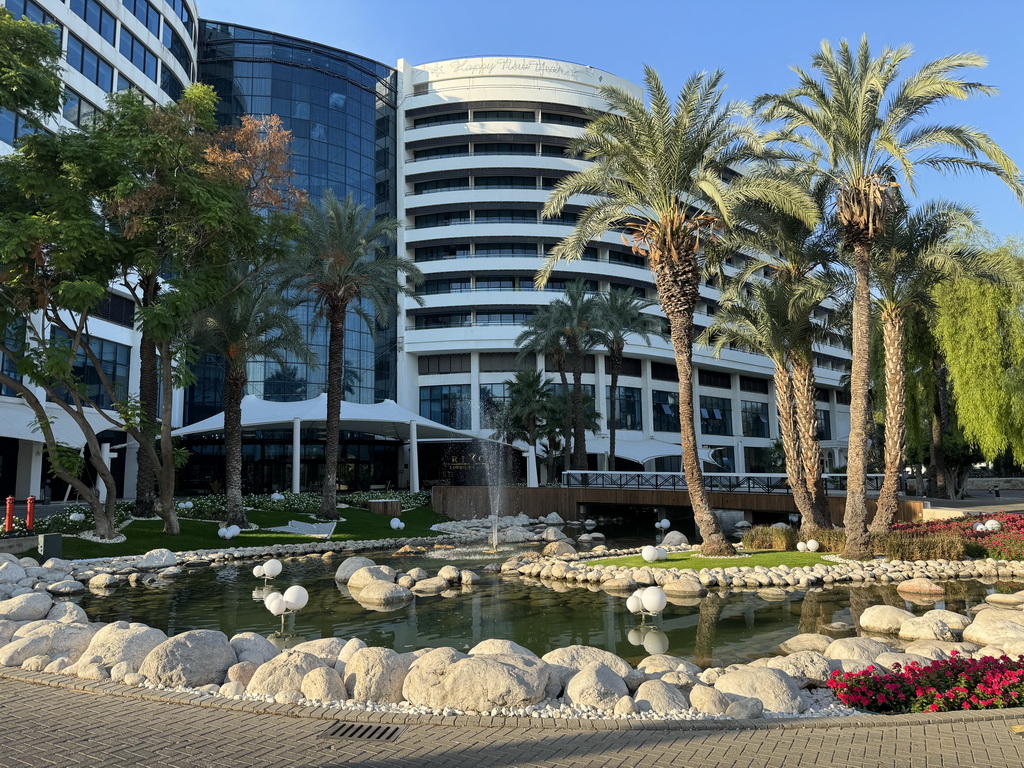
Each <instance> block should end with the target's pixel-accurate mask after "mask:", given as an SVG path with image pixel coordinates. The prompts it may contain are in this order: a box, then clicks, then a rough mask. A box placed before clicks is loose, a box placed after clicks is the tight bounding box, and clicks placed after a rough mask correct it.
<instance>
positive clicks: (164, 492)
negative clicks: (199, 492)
mask: <svg viewBox="0 0 1024 768" xmlns="http://www.w3.org/2000/svg"><path fill="white" fill-rule="evenodd" d="M159 346H160V358H161V365H160V387H161V389H162V393H161V394H162V395H163V403H161V408H160V504H159V505H158V506H157V514H158V515H160V517H161V518H162V519H163V521H164V533H166V534H167V535H168V536H177V535H178V534H179V533H181V527H180V526H179V525H178V513H177V511H176V510H175V508H174V480H175V473H176V471H177V466H176V465H175V463H174V440H173V438H172V437H171V430H173V429H174V423H173V421H172V420H171V409H172V407H173V405H174V367H173V365H172V360H173V357H174V356H173V355H172V353H171V343H170V342H169V341H162V342H160V345H159Z"/></svg>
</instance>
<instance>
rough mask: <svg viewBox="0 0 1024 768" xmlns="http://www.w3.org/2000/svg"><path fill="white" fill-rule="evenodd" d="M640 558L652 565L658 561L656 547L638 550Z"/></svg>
mask: <svg viewBox="0 0 1024 768" xmlns="http://www.w3.org/2000/svg"><path fill="white" fill-rule="evenodd" d="M640 557H642V558H643V559H644V560H646V561H647V562H648V563H653V562H654V561H655V560H657V559H658V549H657V547H652V546H650V545H648V546H646V547H644V548H643V549H641V550H640Z"/></svg>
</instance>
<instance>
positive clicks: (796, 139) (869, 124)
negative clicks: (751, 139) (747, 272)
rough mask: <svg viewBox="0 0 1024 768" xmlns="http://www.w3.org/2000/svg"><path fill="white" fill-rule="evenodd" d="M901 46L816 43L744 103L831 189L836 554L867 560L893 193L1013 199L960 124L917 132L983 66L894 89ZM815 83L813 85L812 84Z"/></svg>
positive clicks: (946, 70)
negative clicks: (838, 386)
mask: <svg viewBox="0 0 1024 768" xmlns="http://www.w3.org/2000/svg"><path fill="white" fill-rule="evenodd" d="M912 53H913V49H912V48H911V46H909V45H904V46H900V47H899V48H884V49H883V50H882V51H881V52H880V53H879V54H878V56H872V54H871V48H870V46H869V45H868V40H867V37H866V36H865V37H863V38H861V41H860V45H859V46H858V47H857V49H856V50H853V49H852V48H851V46H850V44H849V43H848V42H847V41H845V40H843V41H842V42H840V44H839V48H838V50H836V49H834V48H833V47H832V45H831V44H830V43H829V42H828V41H827V40H826V41H823V42H822V44H821V50H820V51H818V52H817V53H815V55H814V56H813V57H812V60H811V69H812V71H811V72H808V71H805V70H802V69H799V68H798V69H796V70H795V71H796V74H797V78H798V80H799V83H798V85H797V86H796V87H794V88H791V89H790V90H788V91H786V92H784V93H778V94H765V95H763V96H760V97H758V98H757V99H756V100H755V102H754V107H755V109H757V110H759V111H760V114H761V118H762V119H763V120H764V121H765V122H768V123H771V122H775V121H779V122H780V127H779V128H778V129H777V130H775V131H773V132H771V133H769V134H768V135H766V137H765V140H766V144H767V145H768V146H770V147H774V148H777V149H778V150H779V154H778V156H777V159H778V160H779V161H780V162H782V163H784V164H788V165H791V166H793V167H795V168H797V169H798V170H800V171H801V172H804V173H807V174H809V175H813V176H815V177H824V178H826V179H827V180H828V181H829V182H830V183H831V184H832V187H833V195H834V200H835V208H836V216H837V218H838V220H839V225H840V228H841V232H842V238H843V244H844V247H845V248H846V249H847V250H848V251H849V252H850V253H851V254H852V259H853V271H854V294H853V306H852V338H853V365H852V369H851V372H850V444H849V449H848V468H847V475H848V477H847V492H846V512H845V515H844V525H845V527H846V550H845V553H844V554H845V555H846V556H847V557H855V558H865V557H868V556H870V554H871V547H870V538H869V536H868V527H867V507H866V502H865V481H866V475H865V473H866V471H867V447H868V446H867V418H868V387H869V370H868V367H869V363H868V357H869V353H870V343H871V342H870V338H871V335H870V320H871V287H870V273H871V251H872V249H873V247H874V245H875V243H876V242H877V241H878V239H879V237H881V235H882V234H883V233H884V231H885V224H886V214H887V211H888V209H889V208H890V207H891V206H892V205H893V201H894V199H895V196H896V195H897V188H898V187H899V186H900V185H902V186H904V187H905V188H907V189H908V190H909V191H910V192H913V191H914V181H915V176H916V173H917V171H918V170H919V169H921V168H930V169H935V170H938V171H982V172H986V173H991V174H993V175H995V176H996V177H998V178H1000V179H1002V180H1003V181H1004V182H1005V183H1006V184H1007V185H1008V186H1009V187H1010V188H1011V189H1012V190H1013V192H1014V194H1015V195H1016V196H1017V197H1018V199H1024V185H1022V184H1021V182H1020V172H1019V171H1018V170H1017V166H1016V165H1015V164H1014V163H1013V161H1012V160H1011V159H1010V158H1009V157H1008V156H1007V155H1006V154H1005V153H1004V152H1003V150H1002V149H1000V147H999V146H998V145H997V144H996V143H995V142H994V141H993V140H992V139H991V138H990V137H989V136H988V135H987V134H985V133H984V132H982V131H979V130H977V129H975V128H972V127H969V126H963V125H946V124H941V123H930V124H922V121H923V120H924V118H925V117H926V116H927V115H928V113H929V112H931V111H932V110H933V109H934V108H935V107H937V106H940V105H941V104H943V103H945V102H948V101H950V100H953V99H959V100H963V99H966V98H968V97H970V96H972V95H975V94H991V93H993V92H994V89H992V88H990V87H988V86H985V85H982V84H981V83H977V82H972V81H968V80H964V79H961V77H960V74H961V72H962V71H963V70H965V69H973V68H977V67H982V66H984V65H985V63H986V62H985V59H984V58H983V57H981V56H978V55H976V54H972V53H961V54H953V55H951V56H946V57H943V58H941V59H936V60H935V61H932V62H929V63H927V64H925V65H924V66H923V67H922V68H921V69H920V70H918V71H917V72H915V73H913V74H910V75H908V76H907V77H905V78H903V79H902V80H900V79H899V78H900V68H901V66H902V65H903V63H904V62H905V61H906V60H907V59H908V58H909V57H910V56H911V54H912ZM818 75H820V77H818Z"/></svg>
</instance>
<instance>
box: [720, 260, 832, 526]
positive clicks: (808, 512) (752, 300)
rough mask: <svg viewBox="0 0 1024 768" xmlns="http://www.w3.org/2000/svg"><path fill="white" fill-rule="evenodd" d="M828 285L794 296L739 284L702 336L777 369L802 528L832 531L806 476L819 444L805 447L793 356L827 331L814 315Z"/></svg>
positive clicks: (771, 286) (776, 287)
mask: <svg viewBox="0 0 1024 768" xmlns="http://www.w3.org/2000/svg"><path fill="white" fill-rule="evenodd" d="M827 290H828V289H827V288H826V286H825V284H824V283H820V284H817V285H815V284H808V285H806V286H805V287H804V288H803V290H802V291H800V292H797V293H794V292H793V291H792V289H791V287H790V286H788V285H787V284H786V283H784V282H782V281H777V280H771V281H765V280H761V279H755V280H752V281H742V282H741V281H736V282H735V283H733V284H732V285H731V286H729V288H728V289H727V290H726V291H725V292H723V294H722V298H721V300H720V302H719V310H718V311H717V312H716V313H715V320H714V322H713V324H712V325H711V326H710V327H709V328H707V329H706V330H705V331H704V333H703V334H701V338H700V341H701V342H702V343H705V344H709V345H710V346H711V347H712V350H713V351H714V353H715V355H716V356H717V355H718V354H720V353H721V350H722V349H724V348H725V347H726V346H728V345H730V344H739V345H742V346H744V347H746V348H748V349H751V350H753V351H755V352H758V353H759V354H762V355H764V356H765V357H767V358H768V359H769V360H770V361H771V363H772V365H774V366H775V373H774V375H773V380H774V384H775V403H776V406H777V409H778V412H779V433H780V434H779V437H780V439H781V441H782V447H783V452H784V454H785V457H786V476H787V478H788V480H789V486H790V489H791V490H792V493H793V501H794V502H795V504H796V507H797V511H799V512H800V516H801V520H802V522H801V529H802V530H804V531H810V530H811V529H814V528H829V527H831V521H830V520H829V519H828V517H827V515H825V516H822V515H821V514H820V512H819V511H818V510H817V509H816V507H815V505H814V503H813V501H812V498H811V492H810V488H809V486H808V484H807V478H806V469H805V467H806V462H805V461H804V454H805V453H807V452H809V451H813V452H814V462H815V465H816V464H817V456H818V452H819V451H818V447H817V441H815V442H814V443H813V444H811V445H808V444H806V443H805V442H804V441H803V440H802V438H803V435H802V434H801V432H800V429H799V419H798V416H797V399H796V393H795V391H794V390H795V386H794V384H795V380H794V374H793V365H794V358H795V357H796V356H797V355H798V354H799V351H800V349H801V348H802V347H803V346H804V344H805V343H807V344H808V345H810V344H813V343H814V341H816V340H820V338H821V335H822V333H823V329H822V328H821V326H819V325H818V324H816V323H815V322H814V321H813V320H812V318H811V313H812V311H813V309H814V308H815V307H817V306H818V305H819V304H820V303H821V301H822V299H823V298H824V295H825V294H826V293H827Z"/></svg>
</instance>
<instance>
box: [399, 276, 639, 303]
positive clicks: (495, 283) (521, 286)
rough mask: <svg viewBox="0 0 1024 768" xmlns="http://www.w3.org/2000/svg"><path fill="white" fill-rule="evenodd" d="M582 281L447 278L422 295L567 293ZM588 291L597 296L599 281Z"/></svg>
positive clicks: (429, 284) (428, 285)
mask: <svg viewBox="0 0 1024 768" xmlns="http://www.w3.org/2000/svg"><path fill="white" fill-rule="evenodd" d="M578 279H579V278H570V277H554V278H552V279H550V280H548V282H547V283H546V284H545V285H544V287H543V288H537V287H535V286H534V283H533V277H532V276H526V277H516V276H514V275H487V274H484V275H477V276H476V277H473V276H471V275H463V276H459V277H443V278H435V279H429V280H426V281H425V282H424V283H423V285H422V286H421V287H420V288H419V291H418V293H419V294H420V295H422V296H432V295H437V294H448V293H472V292H474V291H514V292H520V291H530V292H533V291H538V290H539V291H555V292H564V291H565V290H566V289H567V288H568V287H569V283H571V282H575V281H576V280H578ZM584 284H585V286H586V290H587V291H590V292H592V293H596V292H597V291H598V289H599V285H598V282H597V280H585V281H584ZM609 290H633V291H636V292H638V294H639V295H640V296H641V297H642V296H645V295H646V292H645V291H643V290H641V289H638V288H635V287H634V286H632V285H626V284H625V283H616V282H610V283H609Z"/></svg>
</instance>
